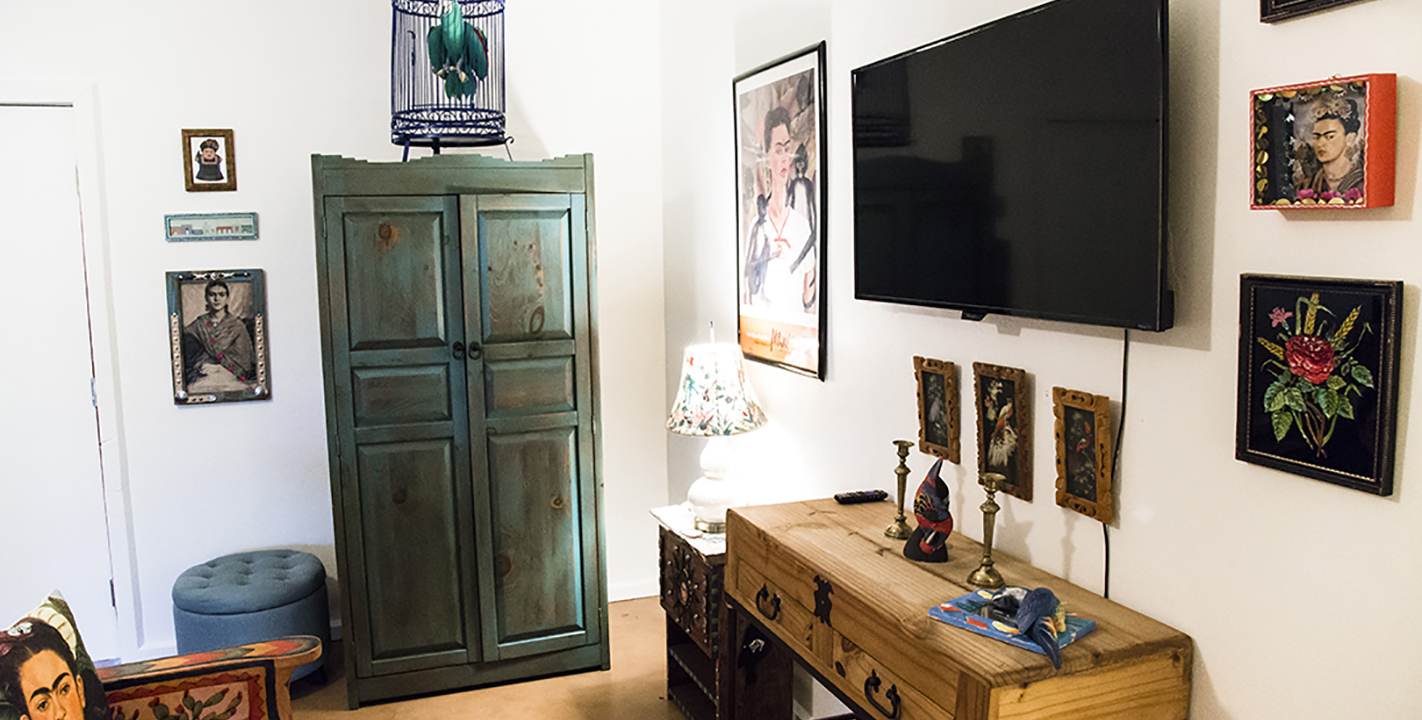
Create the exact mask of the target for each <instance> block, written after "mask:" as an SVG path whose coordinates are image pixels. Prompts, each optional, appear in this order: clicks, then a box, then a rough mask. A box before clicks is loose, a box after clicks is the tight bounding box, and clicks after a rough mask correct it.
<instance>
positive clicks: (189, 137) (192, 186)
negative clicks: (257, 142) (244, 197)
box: [183, 129, 237, 192]
mask: <svg viewBox="0 0 1422 720" xmlns="http://www.w3.org/2000/svg"><path fill="white" fill-rule="evenodd" d="M208 149H210V150H212V151H213V152H212V153H210V154H207V155H204V154H203V153H204V151H205V150H208ZM183 171H184V172H183V186H184V187H185V188H187V191H188V192H211V191H220V190H236V189H237V148H236V146H235V144H234V142H233V139H232V131H231V130H207V129H202V130H188V129H184V130H183Z"/></svg>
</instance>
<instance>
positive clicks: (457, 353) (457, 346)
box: [454, 342, 464, 360]
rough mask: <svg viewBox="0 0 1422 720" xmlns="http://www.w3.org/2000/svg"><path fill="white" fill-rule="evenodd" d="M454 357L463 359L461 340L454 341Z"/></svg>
mask: <svg viewBox="0 0 1422 720" xmlns="http://www.w3.org/2000/svg"><path fill="white" fill-rule="evenodd" d="M454 359H455V360H463V359H464V343H462V342H456V343H455V344H454Z"/></svg>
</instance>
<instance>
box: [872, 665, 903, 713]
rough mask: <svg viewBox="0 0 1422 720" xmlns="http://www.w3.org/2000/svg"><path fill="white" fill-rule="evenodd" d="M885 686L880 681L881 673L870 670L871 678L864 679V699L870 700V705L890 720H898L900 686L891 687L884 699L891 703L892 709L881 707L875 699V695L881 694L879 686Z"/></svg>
mask: <svg viewBox="0 0 1422 720" xmlns="http://www.w3.org/2000/svg"><path fill="white" fill-rule="evenodd" d="M883 684H884V681H883V680H880V679H879V673H878V672H877V671H875V670H870V671H869V677H867V678H864V699H866V700H868V701H869V704H870V705H873V706H874V709H875V710H878V711H879V712H881V713H883V714H884V717H887V718H889V720H897V719H898V717H899V686H898V685H890V686H889V691H888V692H886V693H884V697H885V698H886V699H887V700H888V701H889V706H890V708H892V709H889V708H885V707H884V706H883V705H880V704H879V701H878V700H875V699H874V693H876V692H879V686H881V685H883Z"/></svg>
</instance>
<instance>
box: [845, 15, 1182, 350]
mask: <svg viewBox="0 0 1422 720" xmlns="http://www.w3.org/2000/svg"><path fill="white" fill-rule="evenodd" d="M1165 45H1166V5H1165V0H1055V1H1054V2H1049V3H1047V4H1045V5H1041V6H1038V7H1035V8H1032V9H1030V10H1027V11H1024V12H1021V13H1018V14H1016V15H1012V16H1009V17H1006V18H1003V19H1001V20H997V21H995V22H992V23H989V24H987V25H984V26H982V27H978V28H975V29H972V30H968V31H966V32H963V33H959V34H957V35H954V36H951V37H948V38H945V39H943V40H940V41H938V42H935V43H931V44H929V45H925V46H923V47H920V48H917V49H914V50H910V51H908V52H905V53H903V54H901V55H897V56H895V57H891V58H888V59H886V60H882V61H879V62H876V63H873V64H870V65H866V66H864V67H861V68H857V69H855V70H854V71H853V73H852V86H853V87H852V105H853V110H852V112H853V122H854V294H855V297H857V298H860V299H865V300H883V301H889V302H898V303H908V304H914V305H928V306H933V307H943V308H951V309H955V310H961V311H963V316H964V317H965V318H970V319H981V318H982V317H983V316H984V315H986V314H989V313H996V314H1003V315H1019V316H1025V317H1039V318H1047V319H1053V320H1065V321H1070V322H1079V323H1089V324H1093V325H1110V326H1117V327H1129V328H1140V329H1145V330H1155V331H1159V330H1165V329H1167V328H1169V327H1170V326H1171V323H1172V312H1171V294H1170V291H1169V289H1168V288H1167V286H1166V243H1165V189H1166V188H1165V175H1166V173H1165V157H1166V127H1165V118H1166V115H1165V110H1166V47H1165Z"/></svg>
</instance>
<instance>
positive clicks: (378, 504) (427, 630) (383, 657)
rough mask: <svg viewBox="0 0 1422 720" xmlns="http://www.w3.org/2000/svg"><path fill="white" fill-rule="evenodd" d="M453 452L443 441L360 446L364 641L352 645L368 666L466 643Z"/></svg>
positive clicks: (394, 665)
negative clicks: (364, 655)
mask: <svg viewBox="0 0 1422 720" xmlns="http://www.w3.org/2000/svg"><path fill="white" fill-rule="evenodd" d="M454 452H455V450H454V447H453V444H452V443H450V442H449V441H448V440H426V441H419V442H405V443H390V444H375V445H366V446H363V447H361V448H360V455H359V461H358V466H359V472H360V480H361V482H360V506H361V530H362V537H361V541H362V542H361V547H362V550H363V554H364V559H365V573H364V575H365V585H366V598H365V600H366V603H365V608H366V615H367V618H368V627H369V628H370V642H369V647H368V649H367V648H366V647H360V648H359V650H361V651H368V652H369V658H368V659H365V660H366V662H367V663H369V664H370V666H371V668H372V671H373V672H375V671H380V670H383V671H384V672H393V671H396V670H397V669H401V670H408V669H414V666H426V667H427V666H429V665H428V663H429V662H431V657H432V656H441V655H443V656H448V655H449V654H450V653H460V654H463V653H465V651H466V650H467V644H466V643H467V640H466V639H467V638H468V636H469V635H468V633H467V629H466V626H465V612H464V602H465V597H464V589H463V588H462V587H461V584H460V575H461V570H462V567H463V565H464V563H465V562H467V559H466V558H464V557H463V556H462V553H461V552H460V542H459V530H458V522H457V519H456V512H455V509H456V508H457V507H458V493H457V492H456V484H457V482H458V481H457V478H456V472H455V457H454ZM415 548H418V551H413V550H412V549H415ZM382 661H383V664H384V665H385V667H384V668H380V669H377V668H376V667H375V666H376V665H377V664H381V663H382ZM459 661H461V662H462V661H464V660H463V658H461V659H460V660H459ZM445 662H446V663H447V662H449V660H448V659H447V658H446V660H445Z"/></svg>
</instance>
